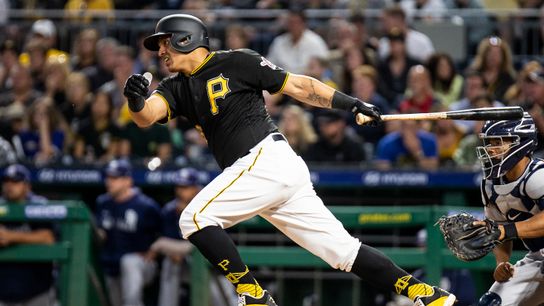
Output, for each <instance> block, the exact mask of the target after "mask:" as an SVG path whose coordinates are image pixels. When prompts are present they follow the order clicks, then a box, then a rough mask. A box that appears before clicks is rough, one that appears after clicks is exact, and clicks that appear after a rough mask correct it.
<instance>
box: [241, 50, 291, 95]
mask: <svg viewBox="0 0 544 306" xmlns="http://www.w3.org/2000/svg"><path fill="white" fill-rule="evenodd" d="M236 65H237V67H239V71H241V72H242V73H241V79H242V81H244V82H245V83H247V84H248V85H249V86H250V87H255V88H259V89H262V90H266V91H268V92H269V93H270V94H275V93H279V92H281V91H282V90H283V87H284V86H285V83H286V82H287V77H288V75H289V73H288V72H286V71H284V70H283V69H282V68H280V67H278V66H276V65H274V64H273V63H272V62H270V61H269V60H267V59H266V58H265V57H264V56H262V55H260V54H259V53H257V52H255V51H253V50H249V49H243V50H238V51H237V58H236Z"/></svg>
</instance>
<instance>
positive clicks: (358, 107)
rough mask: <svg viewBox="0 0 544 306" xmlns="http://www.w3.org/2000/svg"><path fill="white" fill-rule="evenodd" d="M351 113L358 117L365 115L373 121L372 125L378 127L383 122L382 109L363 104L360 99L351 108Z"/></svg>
mask: <svg viewBox="0 0 544 306" xmlns="http://www.w3.org/2000/svg"><path fill="white" fill-rule="evenodd" d="M351 112H352V113H353V114H354V115H355V116H357V114H363V115H365V116H368V117H371V118H372V119H373V120H372V121H371V122H370V124H371V125H373V126H376V125H378V123H380V122H381V121H382V117H381V116H382V113H381V111H380V109H379V108H378V107H377V106H376V105H373V104H370V103H366V102H363V101H361V100H359V99H356V100H355V104H354V105H353V107H352V108H351Z"/></svg>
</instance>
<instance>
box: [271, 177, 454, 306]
mask: <svg viewBox="0 0 544 306" xmlns="http://www.w3.org/2000/svg"><path fill="white" fill-rule="evenodd" d="M261 215H262V216H263V217H264V218H266V219H267V220H268V221H269V222H271V223H272V224H274V225H275V226H276V227H277V228H278V229H279V230H281V231H282V232H284V233H285V234H286V235H287V236H288V237H289V238H291V239H292V240H293V241H295V242H296V243H298V244H299V245H300V246H302V247H304V248H305V249H307V250H309V251H310V252H312V253H313V254H315V255H316V256H319V257H320V258H322V259H323V260H324V261H325V262H327V263H328V264H329V265H331V266H332V267H334V268H336V269H341V270H344V271H348V272H350V271H351V272H353V273H354V274H356V275H357V276H359V277H360V278H361V279H363V280H364V281H366V282H368V283H369V284H372V285H374V286H376V287H378V288H382V289H387V290H392V291H394V292H396V293H397V294H402V295H405V296H407V297H409V298H411V299H412V300H418V299H419V300H422V302H421V303H422V304H420V305H433V306H434V305H453V303H454V301H455V296H453V295H451V294H449V293H446V292H445V291H442V290H441V289H439V288H436V287H432V286H430V285H427V284H425V283H422V282H421V281H419V280H418V279H416V278H415V277H413V276H411V275H410V274H408V273H407V272H406V271H404V270H402V269H401V268H399V267H398V266H397V265H395V264H394V263H393V262H392V261H391V260H390V259H389V258H388V257H386V256H385V255H384V254H383V253H382V252H380V251H379V250H377V249H374V248H372V247H369V246H367V245H364V244H361V243H360V242H359V241H358V239H356V238H354V237H352V236H351V235H350V234H349V233H348V232H347V231H346V230H345V229H344V227H343V225H342V224H341V223H340V222H339V221H338V220H337V219H336V218H335V217H334V215H333V214H332V213H331V212H330V211H329V210H328V209H327V208H326V207H325V205H324V204H323V202H322V201H321V199H320V198H319V197H317V195H316V194H315V191H314V190H313V187H312V185H311V182H310V181H309V178H308V179H307V181H306V186H303V187H301V188H300V189H299V191H298V192H297V194H295V195H294V196H293V197H292V198H291V199H290V200H289V201H287V202H286V203H285V204H282V205H279V206H277V207H273V208H271V209H269V210H267V211H265V212H263V213H262V214H261Z"/></svg>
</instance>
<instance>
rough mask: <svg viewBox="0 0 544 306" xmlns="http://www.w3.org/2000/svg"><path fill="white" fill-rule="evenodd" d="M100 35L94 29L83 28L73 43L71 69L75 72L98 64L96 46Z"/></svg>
mask: <svg viewBox="0 0 544 306" xmlns="http://www.w3.org/2000/svg"><path fill="white" fill-rule="evenodd" d="M99 39H100V34H99V33H98V31H97V30H96V29H94V28H84V29H82V30H81V31H80V32H79V33H78V34H77V36H76V39H75V41H74V46H73V49H74V54H72V59H71V62H72V68H73V70H75V71H79V70H82V69H84V68H87V67H91V66H96V65H97V64H98V59H97V50H96V48H97V47H96V45H97V43H98V40H99Z"/></svg>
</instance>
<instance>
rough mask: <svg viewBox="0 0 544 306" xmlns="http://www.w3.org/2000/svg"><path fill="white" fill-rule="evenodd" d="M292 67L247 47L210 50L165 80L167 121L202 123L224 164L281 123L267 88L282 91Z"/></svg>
mask: <svg viewBox="0 0 544 306" xmlns="http://www.w3.org/2000/svg"><path fill="white" fill-rule="evenodd" d="M287 76H288V73H287V72H285V71H284V70H282V69H281V68H279V67H277V66H275V65H274V64H272V63H271V62H269V61H268V60H267V59H265V58H264V57H263V56H261V55H260V54H258V53H256V52H255V51H252V50H248V49H240V50H229V51H217V52H211V53H210V54H209V55H208V56H207V57H206V59H205V60H204V61H203V62H202V64H201V65H200V66H199V67H197V68H196V69H195V70H194V71H192V72H191V74H190V75H184V74H182V73H178V74H177V75H174V76H171V77H168V78H165V79H164V80H162V81H161V82H160V84H159V86H158V88H157V89H156V90H155V91H154V92H153V94H154V95H158V96H159V97H162V98H163V99H164V101H165V102H166V103H167V106H168V116H167V118H164V120H162V121H161V122H166V121H168V120H169V119H171V118H174V117H176V116H183V117H185V118H187V119H188V120H189V122H190V123H191V124H192V125H194V126H195V127H196V128H197V129H199V130H200V131H201V132H202V133H203V134H204V136H205V137H206V140H207V141H208V146H209V148H210V150H211V151H212V153H213V155H214V156H215V159H216V161H217V163H218V164H219V166H220V167H221V168H222V169H224V168H226V167H228V166H230V165H232V164H233V163H234V162H235V161H236V160H237V159H238V158H240V157H242V156H244V155H246V154H247V153H248V152H249V150H250V149H251V148H253V147H254V146H255V145H256V144H257V143H259V142H260V141H261V140H263V139H264V138H265V137H266V136H267V135H269V134H270V133H272V132H276V131H277V130H278V129H277V127H276V125H275V124H274V123H273V122H272V119H271V118H270V116H269V115H268V113H267V111H266V108H265V104H264V98H263V94H262V91H263V90H266V91H268V92H269V93H271V94H273V93H277V92H281V91H282V89H283V87H284V86H285V82H286V81H287Z"/></svg>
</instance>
